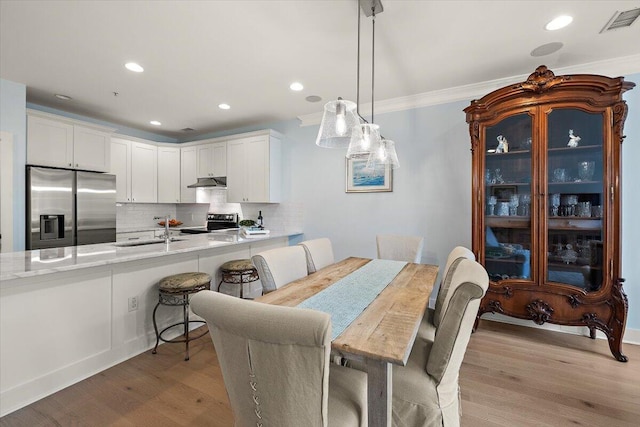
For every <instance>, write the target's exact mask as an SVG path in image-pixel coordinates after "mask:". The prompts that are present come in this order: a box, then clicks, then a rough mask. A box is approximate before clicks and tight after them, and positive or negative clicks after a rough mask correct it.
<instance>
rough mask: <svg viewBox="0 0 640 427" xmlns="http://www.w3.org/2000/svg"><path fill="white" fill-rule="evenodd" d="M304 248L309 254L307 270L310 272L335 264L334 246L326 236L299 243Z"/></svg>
mask: <svg viewBox="0 0 640 427" xmlns="http://www.w3.org/2000/svg"><path fill="white" fill-rule="evenodd" d="M299 245H300V246H302V247H303V248H304V252H305V253H306V255H307V271H308V272H309V274H311V273H315V272H316V271H318V270H320V269H321V268H324V267H326V266H327V265H330V264H333V263H334V262H335V259H334V258H333V247H332V245H331V240H329V239H328V238H326V237H324V238H321V239H314V240H305V241H304V242H302V243H299Z"/></svg>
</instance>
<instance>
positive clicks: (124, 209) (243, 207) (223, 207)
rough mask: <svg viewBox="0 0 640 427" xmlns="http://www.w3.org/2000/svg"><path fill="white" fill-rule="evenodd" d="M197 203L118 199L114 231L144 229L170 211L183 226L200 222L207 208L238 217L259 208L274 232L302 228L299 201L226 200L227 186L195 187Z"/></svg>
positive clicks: (250, 215) (249, 216) (251, 216)
mask: <svg viewBox="0 0 640 427" xmlns="http://www.w3.org/2000/svg"><path fill="white" fill-rule="evenodd" d="M196 200H197V201H198V203H178V204H171V203H118V204H117V205H116V206H117V207H116V224H117V229H118V231H124V230H135V229H144V228H148V227H154V226H157V223H158V221H159V220H155V219H153V218H154V217H156V216H161V217H164V216H165V215H167V214H168V215H170V216H171V218H176V219H177V220H178V221H182V223H183V224H182V225H183V226H187V227H192V226H204V225H205V224H206V219H207V212H214V213H238V214H239V216H240V219H253V220H257V219H258V212H259V211H262V217H263V219H264V226H265V228H267V229H268V230H271V231H273V232H274V233H278V232H289V231H302V225H303V220H304V216H303V207H302V204H301V203H293V202H283V203H242V204H241V203H227V190H225V189H220V188H199V189H198V190H197V192H196Z"/></svg>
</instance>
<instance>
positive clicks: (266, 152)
mask: <svg viewBox="0 0 640 427" xmlns="http://www.w3.org/2000/svg"><path fill="white" fill-rule="evenodd" d="M281 158H282V156H281V143H280V137H279V135H277V134H276V133H275V132H270V133H268V134H264V135H256V136H248V137H244V138H238V139H233V140H230V141H228V142H227V201H228V202H235V203H279V202H280V199H281V191H282V173H281V169H282V163H281V162H282V160H281Z"/></svg>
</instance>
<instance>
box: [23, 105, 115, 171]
mask: <svg viewBox="0 0 640 427" xmlns="http://www.w3.org/2000/svg"><path fill="white" fill-rule="evenodd" d="M111 131H112V129H108V128H101V127H97V126H90V125H88V124H87V125H82V124H79V123H74V122H73V121H71V120H70V119H69V120H67V119H66V118H62V117H61V118H60V119H57V118H56V116H53V115H49V114H46V113H41V112H35V111H29V112H28V115H27V163H28V164H30V165H38V166H51V167H59V168H67V169H69V168H71V169H82V170H90V171H96V172H107V171H109V169H110V166H111V160H110V158H111Z"/></svg>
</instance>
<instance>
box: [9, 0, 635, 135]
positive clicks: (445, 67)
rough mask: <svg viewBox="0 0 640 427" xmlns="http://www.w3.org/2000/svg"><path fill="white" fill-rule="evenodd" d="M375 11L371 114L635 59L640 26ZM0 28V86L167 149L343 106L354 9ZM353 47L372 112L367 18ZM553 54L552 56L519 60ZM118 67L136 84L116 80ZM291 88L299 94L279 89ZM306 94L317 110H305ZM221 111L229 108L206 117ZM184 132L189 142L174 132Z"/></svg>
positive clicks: (505, 9)
mask: <svg viewBox="0 0 640 427" xmlns="http://www.w3.org/2000/svg"><path fill="white" fill-rule="evenodd" d="M383 5H384V12H383V13H381V14H380V15H378V17H377V19H376V39H375V40H376V50H375V100H376V101H381V100H388V99H392V98H398V97H403V96H408V95H415V94H421V93H425V92H430V91H434V90H439V89H445V88H451V87H456V86H461V85H467V84H473V83H478V82H483V81H488V80H494V79H499V78H505V77H510V76H516V75H524V74H528V73H530V72H532V71H533V70H534V69H535V68H536V66H538V65H540V64H545V65H547V66H548V67H549V68H551V69H554V68H561V67H568V66H572V65H576V64H585V63H590V62H596V61H602V60H606V59H610V58H617V57H623V56H628V55H636V54H638V53H640V42H638V40H640V22H635V23H634V24H633V25H632V26H631V27H629V28H625V29H621V30H615V31H609V32H607V33H605V34H600V30H601V29H602V28H603V27H604V26H605V24H606V23H607V22H608V21H609V19H610V18H611V17H612V16H613V14H614V13H615V12H616V11H625V10H630V9H634V8H638V7H640V1H637V0H636V1H614V0H609V1H514V0H511V1H400V0H383ZM560 14H570V15H572V16H573V17H574V22H573V24H571V25H570V26H569V27H567V28H565V29H562V30H559V31H555V32H551V31H546V30H545V29H544V25H545V24H546V23H547V22H548V21H549V20H550V19H552V18H554V17H555V16H557V15H560ZM639 21H640V19H639ZM0 28H1V30H0V31H1V32H0V77H2V78H3V79H6V80H11V81H14V82H19V83H23V84H25V85H26V86H27V101H28V102H33V103H36V104H40V105H44V106H49V107H53V108H57V109H60V110H65V111H69V112H72V113H77V114H82V115H86V116H90V117H94V118H97V119H102V120H106V121H110V122H113V123H117V124H121V125H125V126H129V127H133V128H137V129H141V130H146V131H149V132H154V133H156V134H161V135H165V136H168V137H171V138H177V139H179V140H186V139H191V138H194V137H195V136H197V135H202V134H205V133H210V132H216V131H222V130H228V129H233V128H237V127H240V126H245V125H255V124H260V123H268V122H272V121H280V120H290V119H293V118H295V117H297V116H301V115H308V114H312V113H317V112H319V111H321V110H322V105H324V103H325V102H326V101H329V100H331V99H334V98H336V97H338V96H342V97H343V98H345V99H351V100H354V101H355V98H356V62H357V61H356V59H357V50H356V49H357V44H356V41H357V38H356V37H357V3H356V0H341V1H329V0H306V1H301V0H298V1H293V0H291V1H274V0H271V1H248V0H245V1H237V0H236V1H142V0H137V1H51V0H48V1H20V0H18V1H10V0H0ZM361 34H362V51H361V98H360V101H361V104H364V103H367V102H369V101H370V100H371V66H370V65H371V19H369V18H365V17H364V16H363V20H362V32H361ZM558 41H559V42H562V43H564V47H563V48H562V49H561V50H560V51H559V52H557V53H554V54H551V55H548V56H544V57H538V58H534V57H532V56H531V55H530V52H531V51H532V50H533V49H534V48H536V47H538V46H540V45H543V44H546V43H550V42H558ZM128 61H135V62H138V63H139V64H141V65H142V66H143V67H144V68H145V72H144V73H141V74H137V73H132V72H130V71H128V70H126V69H125V68H124V64H125V63H126V62H128ZM293 81H300V82H302V83H303V84H304V86H305V88H304V90H303V91H302V92H292V91H291V90H289V84H290V83H291V82H293ZM113 92H118V96H117V97H116V96H114V94H113ZM54 93H61V94H66V95H69V96H71V97H73V100H72V101H59V100H58V99H57V98H55V97H54V96H53V94H54ZM309 95H317V96H320V97H322V100H323V101H322V102H319V103H310V102H307V101H305V97H306V96H309ZM223 102H224V103H228V104H230V105H231V107H232V108H231V109H230V110H227V111H223V110H220V109H218V107H217V105H218V104H220V103H223ZM150 120H159V121H161V122H162V126H160V127H157V126H152V125H150V124H149V121H150ZM187 127H190V128H193V129H195V132H192V133H189V134H187V133H185V132H182V131H181V129H183V128H187Z"/></svg>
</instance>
